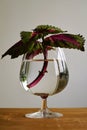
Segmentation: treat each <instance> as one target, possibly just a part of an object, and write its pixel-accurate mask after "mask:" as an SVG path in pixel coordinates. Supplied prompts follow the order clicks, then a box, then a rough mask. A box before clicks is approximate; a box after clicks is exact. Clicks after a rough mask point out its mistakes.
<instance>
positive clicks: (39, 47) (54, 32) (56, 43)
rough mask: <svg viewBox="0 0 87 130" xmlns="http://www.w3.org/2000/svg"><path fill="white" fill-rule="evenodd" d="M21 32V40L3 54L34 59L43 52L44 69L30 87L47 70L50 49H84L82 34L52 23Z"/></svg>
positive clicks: (29, 85) (32, 84)
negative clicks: (72, 32) (68, 30)
mask: <svg viewBox="0 0 87 130" xmlns="http://www.w3.org/2000/svg"><path fill="white" fill-rule="evenodd" d="M20 34H21V40H20V41H18V42H17V43H16V44H15V45H13V46H12V47H11V48H9V49H8V50H7V51H6V52H5V53H4V54H3V55H2V58H3V57H4V56H6V55H11V58H12V59H13V58H16V57H18V56H19V55H22V54H25V53H27V55H26V58H27V59H32V58H34V57H35V56H36V55H38V54H40V53H42V54H43V57H44V63H43V67H42V70H41V71H40V72H39V74H38V76H37V77H36V78H35V80H34V81H32V82H31V83H30V84H28V85H27V87H28V88H31V87H34V86H35V85H36V84H37V83H38V82H39V81H40V80H41V79H42V77H43V76H44V75H45V73H46V72H47V66H48V61H47V56H48V51H50V50H52V49H55V47H60V48H69V49H71V48H73V49H78V50H81V51H84V42H85V39H84V37H83V36H82V35H80V34H77V35H75V34H69V33H67V31H63V30H61V29H60V28H58V27H55V26H51V25H39V26H37V27H36V28H35V29H33V31H31V32H26V31H23V32H21V33H20Z"/></svg>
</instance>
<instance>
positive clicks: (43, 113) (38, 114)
mask: <svg viewBox="0 0 87 130" xmlns="http://www.w3.org/2000/svg"><path fill="white" fill-rule="evenodd" d="M62 116H63V114H61V113H57V112H52V111H50V110H49V109H46V110H40V111H38V112H35V113H29V114H25V117H27V118H56V117H62Z"/></svg>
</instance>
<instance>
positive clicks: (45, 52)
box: [27, 49, 48, 88]
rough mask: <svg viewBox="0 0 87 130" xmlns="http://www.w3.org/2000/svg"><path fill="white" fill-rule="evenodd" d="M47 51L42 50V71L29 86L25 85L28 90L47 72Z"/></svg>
mask: <svg viewBox="0 0 87 130" xmlns="http://www.w3.org/2000/svg"><path fill="white" fill-rule="evenodd" d="M47 54H48V53H47V49H45V50H44V52H43V55H44V63H43V67H42V70H41V71H40V73H39V75H38V76H37V77H36V79H35V80H34V81H32V82H31V83H30V84H28V85H27V87H28V88H31V87H34V86H35V85H36V84H37V83H38V82H39V81H40V80H41V79H42V78H43V76H44V74H45V73H46V72H47V66H48V61H47Z"/></svg>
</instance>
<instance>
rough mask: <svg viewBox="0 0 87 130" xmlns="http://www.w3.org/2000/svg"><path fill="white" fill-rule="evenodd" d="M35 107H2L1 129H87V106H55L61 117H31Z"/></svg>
mask: <svg viewBox="0 0 87 130" xmlns="http://www.w3.org/2000/svg"><path fill="white" fill-rule="evenodd" d="M37 110H38V109H35V108H29V109H27V108H0V130H87V108H61V109H57V108H53V109H51V110H52V111H56V112H60V113H63V114H64V116H63V117H60V118H45V119H30V118H25V116H24V115H25V114H26V113H32V112H35V111H37Z"/></svg>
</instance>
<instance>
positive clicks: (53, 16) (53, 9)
mask: <svg viewBox="0 0 87 130" xmlns="http://www.w3.org/2000/svg"><path fill="white" fill-rule="evenodd" d="M39 24H52V25H55V26H58V27H61V28H62V29H63V30H68V31H69V33H81V34H83V35H84V36H85V38H86V39H87V0H0V55H2V54H3V53H4V52H5V51H6V50H7V49H8V48H9V47H11V46H12V45H13V44H14V43H15V42H17V41H18V40H20V31H23V30H26V31H29V30H30V29H33V28H34V27H36V25H39ZM85 47H86V48H87V44H86V43H85ZM64 52H65V54H66V58H67V64H68V68H69V73H70V78H69V83H68V85H67V87H66V89H65V90H64V91H62V92H61V93H60V94H57V95H54V96H52V97H49V99H48V103H49V107H87V101H86V100H87V99H86V98H87V52H86V51H85V52H84V53H83V52H80V51H77V50H68V49H64ZM21 58H22V57H21V56H20V57H19V58H17V59H16V60H10V57H9V56H7V57H5V58H4V59H3V60H0V107H40V103H41V99H40V98H39V97H37V96H33V95H30V94H29V93H27V92H25V90H24V89H22V87H21V86H20V83H19V69H20V64H21Z"/></svg>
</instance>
